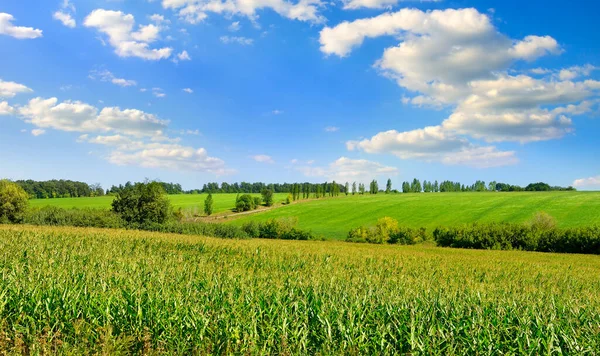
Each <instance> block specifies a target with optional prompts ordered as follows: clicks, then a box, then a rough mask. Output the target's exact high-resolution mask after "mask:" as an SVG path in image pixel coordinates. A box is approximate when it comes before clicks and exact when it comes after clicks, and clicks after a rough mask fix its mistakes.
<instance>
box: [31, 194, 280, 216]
mask: <svg viewBox="0 0 600 356" xmlns="http://www.w3.org/2000/svg"><path fill="white" fill-rule="evenodd" d="M252 195H254V196H260V194H252ZM206 196H207V194H197V195H196V194H178V195H170V196H169V198H170V199H171V202H172V204H173V206H174V207H175V208H183V209H195V208H196V209H197V210H198V212H202V210H203V209H204V199H206ZM236 196H237V194H213V201H214V212H215V213H219V212H223V211H228V210H231V209H233V207H234V206H235V198H236ZM286 197H287V193H278V194H275V202H277V203H279V202H282V201H284V200H285V198H286ZM113 199H114V198H113V197H106V196H105V197H94V198H59V199H32V200H30V201H29V204H30V205H31V206H32V207H43V206H47V205H52V206H58V207H61V208H65V209H71V208H79V209H81V208H98V209H109V208H110V203H111V202H112V201H113Z"/></svg>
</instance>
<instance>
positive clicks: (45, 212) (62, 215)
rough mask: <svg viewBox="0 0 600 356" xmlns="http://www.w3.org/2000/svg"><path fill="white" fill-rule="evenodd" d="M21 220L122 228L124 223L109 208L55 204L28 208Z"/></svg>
mask: <svg viewBox="0 0 600 356" xmlns="http://www.w3.org/2000/svg"><path fill="white" fill-rule="evenodd" d="M23 222H25V223H26V224H32V225H50V226H76V227H100V228H123V227H125V225H126V224H125V221H123V220H122V219H121V217H120V216H119V215H117V214H116V213H114V212H112V211H109V210H101V209H90V208H85V209H69V210H67V209H63V208H59V207H55V206H46V207H43V208H41V209H30V210H29V211H27V213H26V214H25V216H24V219H23Z"/></svg>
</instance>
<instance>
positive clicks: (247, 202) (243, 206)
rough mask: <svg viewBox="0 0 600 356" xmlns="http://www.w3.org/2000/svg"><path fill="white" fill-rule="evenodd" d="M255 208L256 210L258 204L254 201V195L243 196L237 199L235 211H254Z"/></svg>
mask: <svg viewBox="0 0 600 356" xmlns="http://www.w3.org/2000/svg"><path fill="white" fill-rule="evenodd" d="M255 208H256V202H255V201H254V198H252V195H250V194H243V195H241V196H239V197H237V199H236V201H235V211H237V212H238V213H240V212H243V211H249V210H254V209H255Z"/></svg>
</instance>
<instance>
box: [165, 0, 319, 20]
mask: <svg viewBox="0 0 600 356" xmlns="http://www.w3.org/2000/svg"><path fill="white" fill-rule="evenodd" d="M162 6H163V8H165V9H172V10H175V11H177V12H178V15H179V17H180V18H181V19H182V20H184V21H186V22H188V23H191V24H196V23H199V22H202V21H204V20H205V19H206V18H207V17H208V13H216V14H222V15H225V16H228V17H231V16H234V15H238V16H246V17H248V18H249V19H250V20H252V21H256V20H257V19H258V15H257V14H256V12H257V10H261V9H271V10H273V11H275V12H276V13H278V14H279V15H280V16H283V17H286V18H289V19H292V20H299V21H307V22H312V23H322V22H324V21H325V18H324V17H323V16H322V15H321V14H319V8H320V7H322V6H323V3H322V2H321V1H320V0H299V1H298V2H297V3H292V2H289V1H285V0H208V1H207V0H162Z"/></svg>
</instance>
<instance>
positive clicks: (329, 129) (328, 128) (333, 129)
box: [325, 126, 340, 132]
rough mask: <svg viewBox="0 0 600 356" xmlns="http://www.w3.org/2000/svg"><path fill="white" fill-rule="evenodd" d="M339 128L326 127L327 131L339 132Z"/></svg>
mask: <svg viewBox="0 0 600 356" xmlns="http://www.w3.org/2000/svg"><path fill="white" fill-rule="evenodd" d="M339 130H340V128H339V127H337V126H327V127H326V128H325V132H337V131H339Z"/></svg>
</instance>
